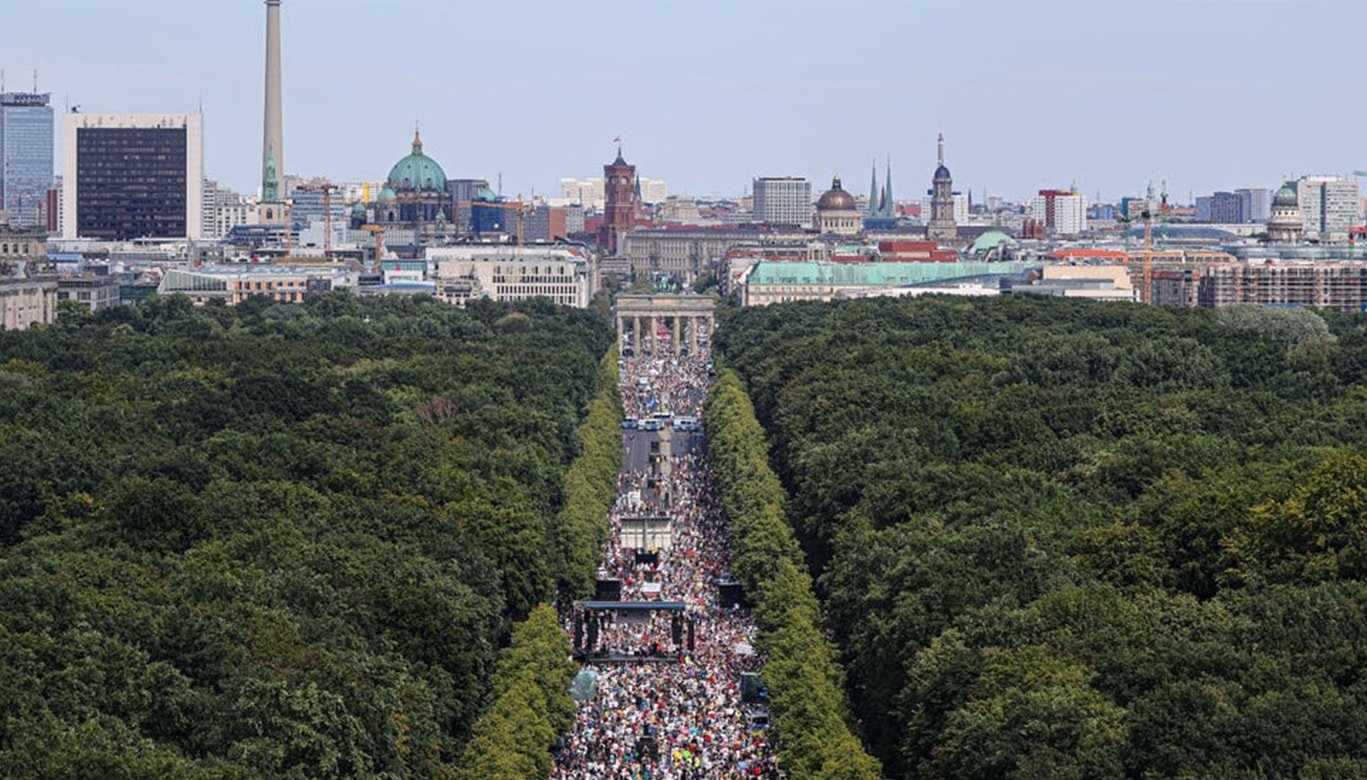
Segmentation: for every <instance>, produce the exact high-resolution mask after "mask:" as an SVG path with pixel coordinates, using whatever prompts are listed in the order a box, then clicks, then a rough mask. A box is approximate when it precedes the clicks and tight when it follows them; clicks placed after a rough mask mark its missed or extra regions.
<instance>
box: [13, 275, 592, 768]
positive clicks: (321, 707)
mask: <svg viewBox="0 0 1367 780" xmlns="http://www.w3.org/2000/svg"><path fill="white" fill-rule="evenodd" d="M611 340H612V334H611V331H610V328H609V327H608V321H607V320H606V319H605V318H604V317H603V316H602V315H601V312H599V311H596V310H594V311H583V310H573V309H567V308H560V307H555V306H552V305H550V304H542V303H528V304H519V305H517V306H516V307H514V306H511V305H503V304H492V303H487V302H472V303H471V305H470V307H469V308H467V309H465V310H460V309H456V308H454V307H450V306H447V305H444V304H441V303H438V302H435V301H432V300H424V299H397V298H390V299H360V298H356V297H351V296H346V295H333V296H324V297H322V298H319V299H316V300H311V301H309V302H307V303H305V304H302V305H290V304H274V303H270V302H268V301H249V302H247V303H244V304H243V305H240V306H236V307H231V308H228V307H212V306H211V307H205V308H199V309H197V308H194V307H192V306H190V305H189V303H188V302H187V301H185V300H184V299H180V298H172V299H156V298H154V299H151V300H149V301H147V302H146V303H144V304H142V305H140V306H138V307H135V308H134V307H127V308H118V309H114V310H110V311H106V312H101V313H99V314H98V315H94V316H84V317H72V318H67V319H64V320H62V321H59V322H58V323H57V324H56V325H54V326H51V327H47V328H42V329H37V330H31V331H26V332H21V333H12V332H0V545H2V546H0V603H3V604H4V609H3V610H0V776H4V777H115V778H117V777H282V778H290V777H309V778H326V777H407V776H421V777H449V776H453V775H454V773H455V771H456V770H455V767H457V766H458V764H459V762H460V757H461V756H462V755H463V753H464V746H465V743H466V741H467V739H468V737H469V734H470V729H471V726H472V724H473V723H474V721H475V719H476V717H477V716H478V715H479V714H480V713H481V712H482V710H483V703H484V702H486V701H492V702H495V703H498V702H501V701H503V700H504V699H505V698H506V696H503V695H494V696H492V697H490V695H489V694H488V690H489V687H490V684H491V678H492V679H493V681H494V682H495V683H496V684H497V685H498V686H499V687H498V689H497V693H500V694H502V693H507V694H508V695H519V696H523V695H525V696H531V695H532V694H531V693H530V692H529V691H528V690H527V689H526V686H525V685H524V684H523V683H524V682H525V680H526V679H528V676H529V675H530V676H534V677H536V680H537V684H538V685H542V686H545V688H544V691H546V692H550V691H553V692H554V693H555V694H556V696H554V697H552V696H550V694H549V693H543V694H542V695H543V697H544V698H546V700H547V703H546V706H544V707H541V708H540V710H539V711H542V712H548V713H552V715H551V716H550V717H551V718H552V727H553V728H555V729H557V730H558V729H559V728H560V726H561V724H562V723H563V712H564V709H563V707H561V708H560V709H559V710H557V709H556V708H555V706H554V701H559V700H560V698H563V695H564V688H565V685H564V684H563V682H564V681H563V672H564V668H563V667H562V666H556V665H554V664H552V665H550V666H549V667H547V668H546V669H537V670H535V671H527V670H526V669H525V668H524V667H527V666H528V665H527V664H523V663H520V662H519V661H518V660H517V659H519V658H520V657H521V656H522V655H523V654H530V655H532V656H534V657H536V658H549V657H552V654H551V653H550V652H549V651H548V650H547V649H546V648H547V647H548V643H549V642H550V633H551V632H550V631H549V630H548V629H547V625H548V623H549V624H553V623H554V620H553V617H550V618H548V617H547V616H546V614H545V611H544V610H536V609H535V608H536V605H538V604H541V603H545V602H549V601H550V600H552V598H553V597H554V591H555V585H556V583H561V582H576V581H578V578H580V577H581V576H582V574H581V572H580V571H579V568H578V566H577V565H576V564H574V563H571V562H569V561H567V560H566V558H565V556H563V555H562V554H561V551H562V550H563V549H564V548H563V540H562V539H561V538H560V536H559V535H558V533H557V532H556V519H557V516H558V513H559V512H560V511H561V507H562V503H563V494H562V485H563V477H564V473H565V469H566V468H567V467H568V465H569V463H570V462H571V460H572V459H573V458H574V457H575V456H576V455H578V453H579V450H580V441H579V438H580V437H579V435H578V434H576V427H577V425H578V424H579V421H580V413H581V410H583V409H584V408H585V406H586V405H587V404H588V403H589V401H590V399H591V398H592V397H593V396H594V394H595V392H596V391H597V389H598V387H599V384H600V383H599V380H598V374H599V369H598V366H597V361H598V357H599V356H600V355H602V354H603V353H604V352H605V351H606V350H607V349H608V347H609V346H610V344H611ZM534 612H535V615H534V616H533V613H534ZM529 616H533V619H528V618H529ZM524 620H525V621H526V622H524V623H523V624H522V628H521V629H519V634H518V638H517V640H516V642H515V643H514V645H513V649H512V650H511V651H510V653H509V658H510V659H512V660H509V661H505V663H504V664H503V665H502V666H501V667H499V668H500V670H502V669H506V670H507V671H498V672H497V673H496V665H497V664H496V662H497V660H498V653H499V650H498V648H499V647H500V646H501V645H503V644H505V643H506V641H507V637H508V634H509V631H510V630H511V628H512V626H513V625H514V624H515V622H517V621H524ZM556 630H557V631H558V628H557V629H556ZM562 640H563V637H556V641H562ZM538 648H540V649H538ZM561 650H562V651H563V648H561ZM558 657H559V658H560V659H561V660H563V659H564V656H563V652H562V653H561V654H560V655H559V656H558ZM543 671H544V675H543V674H542V672H543ZM514 691H516V692H517V693H516V694H513V693H511V692H514ZM557 697H560V698H557ZM533 698H534V697H533ZM552 699H554V701H552ZM534 703H535V702H534ZM498 706H499V707H505V706H506V705H504V704H499V705H498ZM500 712H503V710H502V709H499V710H497V711H495V712H491V713H490V715H489V717H488V718H486V720H489V721H490V722H491V723H493V724H494V726H493V727H492V731H490V732H488V733H490V734H492V735H493V738H494V739H501V738H502V737H501V736H499V735H501V734H503V733H504V730H505V728H506V726H504V725H498V724H499V723H500V720H499V718H500V717H502V716H501V715H499V713H500ZM557 713H558V714H557ZM513 725H514V727H515V728H516V730H517V731H518V737H519V739H521V738H524V737H526V736H527V735H525V734H523V733H522V731H521V722H520V721H518V722H516V723H514V724H513ZM543 736H544V733H543V731H536V732H534V733H533V734H532V735H531V736H530V737H529V738H532V739H535V740H537V741H539V740H541V738H542V737H543Z"/></svg>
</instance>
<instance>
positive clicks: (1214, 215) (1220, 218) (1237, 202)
mask: <svg viewBox="0 0 1367 780" xmlns="http://www.w3.org/2000/svg"><path fill="white" fill-rule="evenodd" d="M1210 221H1211V222H1216V223H1219V224H1222V225H1237V224H1239V223H1241V222H1248V221H1249V220H1248V217H1247V216H1246V215H1245V214H1244V199H1243V198H1241V197H1239V195H1238V194H1236V193H1233V192H1217V193H1215V194H1214V195H1212V196H1211V198H1210Z"/></svg>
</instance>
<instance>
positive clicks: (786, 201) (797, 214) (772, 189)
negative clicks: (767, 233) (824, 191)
mask: <svg viewBox="0 0 1367 780" xmlns="http://www.w3.org/2000/svg"><path fill="white" fill-rule="evenodd" d="M752 186H753V192H754V200H753V204H754V207H753V208H754V219H755V221H756V222H763V223H765V224H766V225H796V226H798V227H807V226H809V225H811V224H812V183H811V182H810V181H807V180H806V179H804V178H802V177H800V176H762V177H760V178H757V179H755V180H754V181H753V182H752Z"/></svg>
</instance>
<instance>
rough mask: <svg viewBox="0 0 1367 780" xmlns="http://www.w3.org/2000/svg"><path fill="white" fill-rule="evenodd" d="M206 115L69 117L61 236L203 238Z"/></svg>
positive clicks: (64, 145) (64, 149) (64, 146)
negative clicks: (204, 117) (203, 117)
mask: <svg viewBox="0 0 1367 780" xmlns="http://www.w3.org/2000/svg"><path fill="white" fill-rule="evenodd" d="M203 128H204V124H203V119H202V117H201V116H200V115H199V114H67V121H66V127H65V128H64V130H63V134H62V135H63V137H62V237H63V238H97V239H105V240H113V241H127V240H131V239H137V238H200V237H201V235H202V231H203V227H204V226H203V211H204V200H203V189H204V130H203Z"/></svg>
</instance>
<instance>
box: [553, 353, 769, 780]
mask: <svg viewBox="0 0 1367 780" xmlns="http://www.w3.org/2000/svg"><path fill="white" fill-rule="evenodd" d="M642 379H644V380H645V381H641V380H642ZM710 382H711V361H710V360H709V359H708V358H707V355H706V353H705V352H704V353H702V354H699V355H696V356H694V355H689V356H683V357H670V356H659V357H655V356H651V355H645V356H642V357H631V358H627V359H626V360H625V361H623V370H622V371H621V388H622V398H623V403H624V405H625V407H626V414H627V417H628V418H633V419H637V418H645V417H649V416H650V415H651V414H653V413H655V412H667V413H668V414H670V415H672V416H674V417H700V416H701V414H702V403H703V400H704V398H705V397H706V394H707V388H708V385H709V384H710ZM628 435H629V436H631V435H638V436H642V435H644V436H651V435H656V434H653V433H637V434H628ZM685 438H686V434H683V433H682V432H680V431H675V432H674V436H673V440H674V441H678V442H679V443H680V444H682V443H683V440H684V439H685ZM680 449H682V447H680ZM701 449H702V448H701V447H695V448H690V449H689V451H688V452H686V453H685V454H673V453H671V454H670V455H669V456H668V457H667V458H665V459H663V460H662V461H661V462H657V463H651V464H649V465H648V466H647V469H648V470H646V471H633V470H632V469H631V467H630V463H628V464H627V465H626V466H624V469H623V473H622V474H621V475H620V477H619V479H618V498H617V502H616V504H615V505H614V506H613V508H612V511H611V513H610V520H611V525H612V533H611V534H610V536H609V539H608V541H607V543H606V544H605V545H604V550H603V554H604V562H603V568H602V570H601V574H602V575H603V576H606V577H609V578H613V579H619V580H621V583H622V599H623V600H624V601H671V602H682V603H683V604H684V605H685V611H684V613H683V616H684V620H685V621H692V622H693V625H694V634H693V635H694V646H693V648H692V650H691V651H690V650H689V649H688V647H687V637H686V636H685V639H684V641H683V642H682V643H675V642H674V641H673V634H672V620H673V619H674V618H673V616H674V615H675V614H677V613H671V612H665V611H654V612H651V613H648V617H645V616H642V617H629V616H626V615H624V614H617V615H612V616H608V617H605V618H604V620H603V621H601V622H600V626H599V628H598V631H597V632H596V636H595V637H594V640H595V641H594V642H593V646H592V647H589V648H587V650H588V656H587V657H586V658H584V659H583V660H584V662H585V663H586V664H594V669H595V671H596V672H597V675H598V678H597V689H596V693H595V695H594V696H593V697H592V698H591V699H590V700H588V701H585V702H582V703H580V705H579V710H578V714H577V716H576V720H575V725H574V730H573V732H572V733H571V734H570V735H569V736H568V738H567V739H566V740H565V741H564V744H563V746H562V748H561V749H560V751H559V753H558V755H557V759H556V764H555V770H554V772H553V773H552V777H553V778H554V779H555V780H600V779H602V780H731V779H732V778H736V779H741V778H761V779H772V778H778V777H780V773H779V769H778V760H777V758H776V757H775V755H774V753H773V751H772V749H771V747H770V744H769V738H768V734H767V733H766V732H765V731H764V729H763V728H761V727H759V726H757V725H756V723H755V717H754V713H753V712H752V707H750V706H749V705H746V704H743V703H742V701H741V690H740V676H741V674H742V673H745V672H757V671H759V669H760V667H761V666H762V664H763V658H762V657H761V656H759V655H757V654H756V653H754V651H753V650H752V649H751V648H752V647H753V646H754V639H755V634H756V629H755V626H754V622H753V620H752V619H751V616H750V614H749V612H748V610H745V609H743V608H741V606H740V605H736V604H719V603H717V602H718V595H719V587H718V586H719V583H720V582H721V580H722V579H723V575H724V574H725V573H726V571H727V569H728V567H729V565H730V529H729V528H728V525H727V523H726V522H725V519H724V518H723V517H722V513H721V511H720V507H719V504H718V501H717V495H716V492H715V490H714V489H713V485H712V479H711V475H710V473H709V471H708V466H707V461H706V458H705V457H704V456H703V454H702V453H701ZM646 516H655V517H667V518H669V532H670V533H669V544H668V545H661V547H660V548H659V549H657V550H650V551H644V552H653V553H655V556H654V557H653V559H651V560H649V561H647V562H642V563H637V552H638V550H637V549H636V548H635V547H630V546H624V545H623V544H622V538H621V532H622V519H623V518H624V517H646ZM645 557H646V558H651V556H645ZM656 585H658V589H657V588H656V587H655V586H656Z"/></svg>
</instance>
